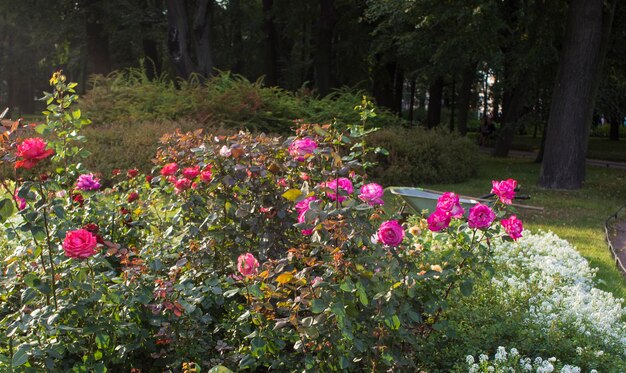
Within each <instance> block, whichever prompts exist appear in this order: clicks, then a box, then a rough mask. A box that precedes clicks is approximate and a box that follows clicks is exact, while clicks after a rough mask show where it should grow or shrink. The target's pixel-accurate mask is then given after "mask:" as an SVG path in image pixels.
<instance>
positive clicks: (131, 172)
mask: <svg viewBox="0 0 626 373" xmlns="http://www.w3.org/2000/svg"><path fill="white" fill-rule="evenodd" d="M137 175H139V170H137V169H136V168H132V169H130V170H128V171H126V176H128V178H129V179H132V178H134V177H135V176H137Z"/></svg>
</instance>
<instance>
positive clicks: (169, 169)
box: [161, 162, 178, 176]
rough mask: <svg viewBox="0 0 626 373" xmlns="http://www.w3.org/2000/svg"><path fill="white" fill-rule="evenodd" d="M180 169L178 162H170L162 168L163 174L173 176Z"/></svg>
mask: <svg viewBox="0 0 626 373" xmlns="http://www.w3.org/2000/svg"><path fill="white" fill-rule="evenodd" d="M176 171H178V165H177V164H176V163H173V162H172V163H168V164H166V165H165V166H163V168H162V169H161V175H163V176H171V175H174V174H175V173H176Z"/></svg>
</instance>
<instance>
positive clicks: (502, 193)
mask: <svg viewBox="0 0 626 373" xmlns="http://www.w3.org/2000/svg"><path fill="white" fill-rule="evenodd" d="M491 184H492V185H493V188H492V189H491V193H493V194H495V195H497V196H498V197H500V201H501V202H502V203H504V204H505V205H510V204H511V200H512V199H513V198H514V197H515V188H516V187H517V181H516V180H513V179H507V180H502V181H496V180H493V181H492V182H491Z"/></svg>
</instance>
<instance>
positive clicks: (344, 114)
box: [81, 69, 401, 134]
mask: <svg viewBox="0 0 626 373" xmlns="http://www.w3.org/2000/svg"><path fill="white" fill-rule="evenodd" d="M178 83H179V84H178V85H179V87H177V86H176V84H174V83H173V82H171V81H169V80H168V79H167V78H166V77H165V76H161V77H160V78H159V79H156V80H150V79H148V78H147V76H146V74H145V71H144V70H142V69H128V70H124V71H117V72H114V73H112V74H110V75H109V76H107V77H102V76H96V77H94V78H93V79H92V88H91V90H89V91H88V92H87V94H86V95H85V96H84V97H83V100H82V101H81V108H82V109H83V111H85V113H86V114H87V115H89V116H90V117H91V118H92V120H93V121H94V123H96V125H97V126H99V125H103V124H107V125H116V124H136V123H142V122H146V121H148V122H150V121H156V120H164V119H167V120H192V121H196V122H200V123H217V124H223V125H224V126H226V127H230V128H235V129H243V128H245V129H248V130H255V131H262V132H269V133H283V134H285V133H288V132H289V131H290V128H291V127H292V126H293V125H294V123H293V121H294V120H296V119H302V120H304V121H305V122H313V123H330V122H332V121H333V120H334V119H335V118H336V119H337V121H338V122H339V123H344V124H345V123H357V122H358V121H359V117H358V114H357V113H355V112H354V111H353V110H352V108H353V107H354V103H355V102H359V101H360V99H361V97H362V96H363V92H360V91H354V90H349V89H342V90H337V91H335V92H334V93H332V94H331V95H329V96H326V97H324V98H318V97H317V96H315V95H312V94H311V93H310V92H308V93H307V92H306V91H300V92H298V93H291V92H288V91H285V90H282V89H280V88H277V87H265V86H264V85H263V82H262V80H258V81H256V82H251V81H249V80H247V79H245V78H244V77H242V76H240V75H233V74H230V73H227V72H223V73H220V74H218V75H216V76H214V77H213V78H211V79H209V80H208V81H206V82H202V81H201V80H200V79H199V77H197V76H192V77H191V78H190V79H189V80H188V81H179V82H178ZM400 121H401V119H399V118H397V117H396V116H395V115H393V114H391V113H389V112H387V111H385V110H379V111H378V113H377V116H376V118H374V119H372V120H371V122H372V123H373V124H374V125H377V126H385V125H390V124H395V123H399V122H400Z"/></svg>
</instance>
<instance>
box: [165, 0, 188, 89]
mask: <svg viewBox="0 0 626 373" xmlns="http://www.w3.org/2000/svg"><path fill="white" fill-rule="evenodd" d="M166 4H167V23H168V32H167V33H168V35H167V49H168V51H169V52H170V56H171V57H172V62H173V63H174V68H175V69H176V73H177V75H178V76H180V77H181V78H183V79H187V78H189V75H191V73H192V72H193V70H194V66H193V62H192V61H191V54H190V50H189V49H190V46H191V40H190V35H189V19H188V17H187V9H186V8H185V1H184V0H167V1H166Z"/></svg>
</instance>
